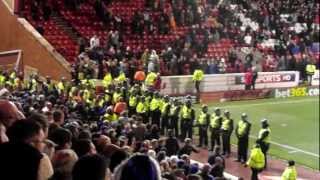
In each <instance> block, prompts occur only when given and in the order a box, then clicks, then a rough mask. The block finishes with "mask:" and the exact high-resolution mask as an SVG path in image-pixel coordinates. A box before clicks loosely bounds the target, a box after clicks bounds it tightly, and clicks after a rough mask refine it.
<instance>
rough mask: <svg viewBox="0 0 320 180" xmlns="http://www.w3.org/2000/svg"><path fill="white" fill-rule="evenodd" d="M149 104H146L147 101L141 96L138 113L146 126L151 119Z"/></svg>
mask: <svg viewBox="0 0 320 180" xmlns="http://www.w3.org/2000/svg"><path fill="white" fill-rule="evenodd" d="M147 108H148V107H147V104H146V101H145V97H144V96H141V97H140V100H139V103H138V104H137V107H136V112H137V114H138V115H140V116H141V117H142V120H143V123H144V124H147V123H149V118H148V116H147Z"/></svg>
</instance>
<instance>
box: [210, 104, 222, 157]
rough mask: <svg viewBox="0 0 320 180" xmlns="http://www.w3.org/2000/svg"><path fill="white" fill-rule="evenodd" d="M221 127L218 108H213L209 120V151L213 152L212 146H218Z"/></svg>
mask: <svg viewBox="0 0 320 180" xmlns="http://www.w3.org/2000/svg"><path fill="white" fill-rule="evenodd" d="M221 125H222V117H221V110H220V108H215V110H214V113H213V114H212V115H211V118H210V130H211V151H213V150H214V146H215V145H218V146H220V129H221Z"/></svg>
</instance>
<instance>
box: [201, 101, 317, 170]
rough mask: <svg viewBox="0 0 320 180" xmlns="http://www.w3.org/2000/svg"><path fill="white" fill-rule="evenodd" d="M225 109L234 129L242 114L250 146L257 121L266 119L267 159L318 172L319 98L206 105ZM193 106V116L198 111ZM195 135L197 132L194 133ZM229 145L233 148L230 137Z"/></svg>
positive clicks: (233, 138)
mask: <svg viewBox="0 0 320 180" xmlns="http://www.w3.org/2000/svg"><path fill="white" fill-rule="evenodd" d="M208 105H209V112H210V113H212V112H213V109H214V107H220V108H221V109H222V110H224V109H228V110H229V111H230V112H231V116H232V118H233V119H234V123H235V126H236V124H237V122H238V120H239V119H240V116H241V114H242V113H243V112H245V113H247V115H248V119H249V121H250V122H251V123H252V128H251V138H250V146H249V147H252V144H253V142H254V141H255V138H256V137H257V136H258V132H259V130H260V120H261V119H262V118H267V119H268V121H269V124H270V129H271V141H272V142H271V146H270V150H269V155H272V156H274V157H277V158H281V159H285V160H287V159H293V160H295V161H296V162H297V163H298V164H301V165H304V166H308V167H310V168H312V169H317V170H319V160H320V159H319V97H318V96H316V97H302V98H298V97H295V98H287V99H264V100H250V101H237V102H225V103H209V104H208ZM199 108H200V105H196V109H197V110H196V112H197V113H198V112H199V111H200V109H199ZM195 133H197V130H196V131H195ZM232 143H233V144H236V137H235V134H234V133H233V135H232Z"/></svg>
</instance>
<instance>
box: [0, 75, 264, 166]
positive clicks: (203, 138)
mask: <svg viewBox="0 0 320 180" xmlns="http://www.w3.org/2000/svg"><path fill="white" fill-rule="evenodd" d="M19 80H20V81H19ZM21 82H23V81H22V79H21V77H20V76H17V75H16V74H15V73H14V72H12V73H11V74H10V75H9V77H5V76H3V75H1V77H0V83H1V84H3V85H5V86H8V87H10V86H12V87H15V86H16V87H17V88H18V87H19V83H21ZM10 83H11V84H10ZM88 83H89V84H90V82H81V84H88ZM38 84H39V83H38V77H37V76H34V77H31V79H30V81H29V83H28V84H27V86H28V87H27V89H29V90H30V91H31V92H32V91H36V90H37V86H38ZM42 85H43V86H44V89H45V90H46V89H48V90H50V89H56V90H57V91H58V93H59V94H60V93H61V92H63V91H64V90H65V89H66V88H67V87H66V86H67V83H66V80H65V79H64V78H62V79H61V81H60V82H58V83H57V84H56V85H54V84H53V83H52V82H51V80H50V78H49V77H47V79H46V81H44V82H43V83H42ZM72 88H74V87H71V90H70V92H73V91H72ZM127 93H128V95H126V97H128V98H125V99H127V104H128V109H129V115H133V114H138V115H140V116H141V117H142V119H143V122H144V123H151V124H156V125H158V127H160V129H161V133H162V134H163V135H164V134H166V131H167V130H168V129H173V130H174V135H175V136H176V137H180V138H181V139H182V140H184V139H185V138H187V137H188V138H193V127H194V126H197V127H198V130H199V146H203V145H204V146H205V147H207V146H208V130H210V132H211V133H210V134H211V136H210V142H211V147H210V150H211V151H213V150H214V149H215V146H220V145H221V140H222V147H223V154H224V155H226V156H227V157H228V156H229V155H230V153H231V149H230V138H231V135H232V132H233V129H234V125H233V124H234V121H233V119H232V118H231V114H230V112H229V111H227V110H226V111H224V115H223V116H222V115H221V109H219V108H215V109H214V113H213V114H209V113H208V106H207V105H203V106H202V110H201V112H200V113H199V115H198V116H197V117H196V113H195V110H194V108H193V107H192V101H191V97H190V96H188V97H187V98H186V100H185V102H184V104H181V102H179V101H178V99H176V98H170V97H169V96H167V95H166V96H164V97H161V95H160V94H159V92H157V91H154V92H152V91H141V87H140V86H139V85H137V84H136V85H134V86H132V87H131V89H130V90H129V92H127ZM85 94H86V92H85V90H84V91H83V96H84V97H85V96H86V95H85ZM106 94H108V92H106ZM88 96H89V95H88ZM119 97H123V91H122V90H121V89H120V87H117V88H116V90H115V92H114V93H112V94H110V98H109V99H111V100H112V101H113V102H114V103H116V102H117V101H118V99H119ZM84 99H88V100H90V98H89V97H88V98H84ZM98 103H99V102H98ZM100 104H101V103H100ZM102 104H103V103H102ZM108 113H110V114H108ZM104 117H105V120H107V121H113V120H116V119H117V118H116V115H112V112H110V111H107V112H106V114H105V116H104ZM110 119H111V120H110ZM179 120H180V132H181V133H179V129H178V123H179ZM194 121H195V122H194ZM250 129H251V123H250V122H248V117H247V115H246V114H242V116H241V120H240V121H239V122H238V124H237V126H236V129H235V134H236V137H237V138H238V159H237V161H239V162H242V163H245V162H246V160H247V151H248V142H249V135H250ZM269 137H270V129H269V125H268V122H267V120H266V119H263V120H262V129H261V130H260V132H259V136H258V140H257V142H258V143H259V144H260V147H261V150H262V152H263V153H264V154H265V157H266V153H267V151H268V149H269V145H270V143H269V139H270V138H269ZM265 164H266V163H265Z"/></svg>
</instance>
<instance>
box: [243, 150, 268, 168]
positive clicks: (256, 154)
mask: <svg viewBox="0 0 320 180" xmlns="http://www.w3.org/2000/svg"><path fill="white" fill-rule="evenodd" d="M264 163H265V160H264V154H263V153H262V151H261V149H260V148H253V149H252V150H251V153H250V157H249V159H248V161H247V165H248V166H249V167H251V168H255V169H262V168H263V167H264Z"/></svg>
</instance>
